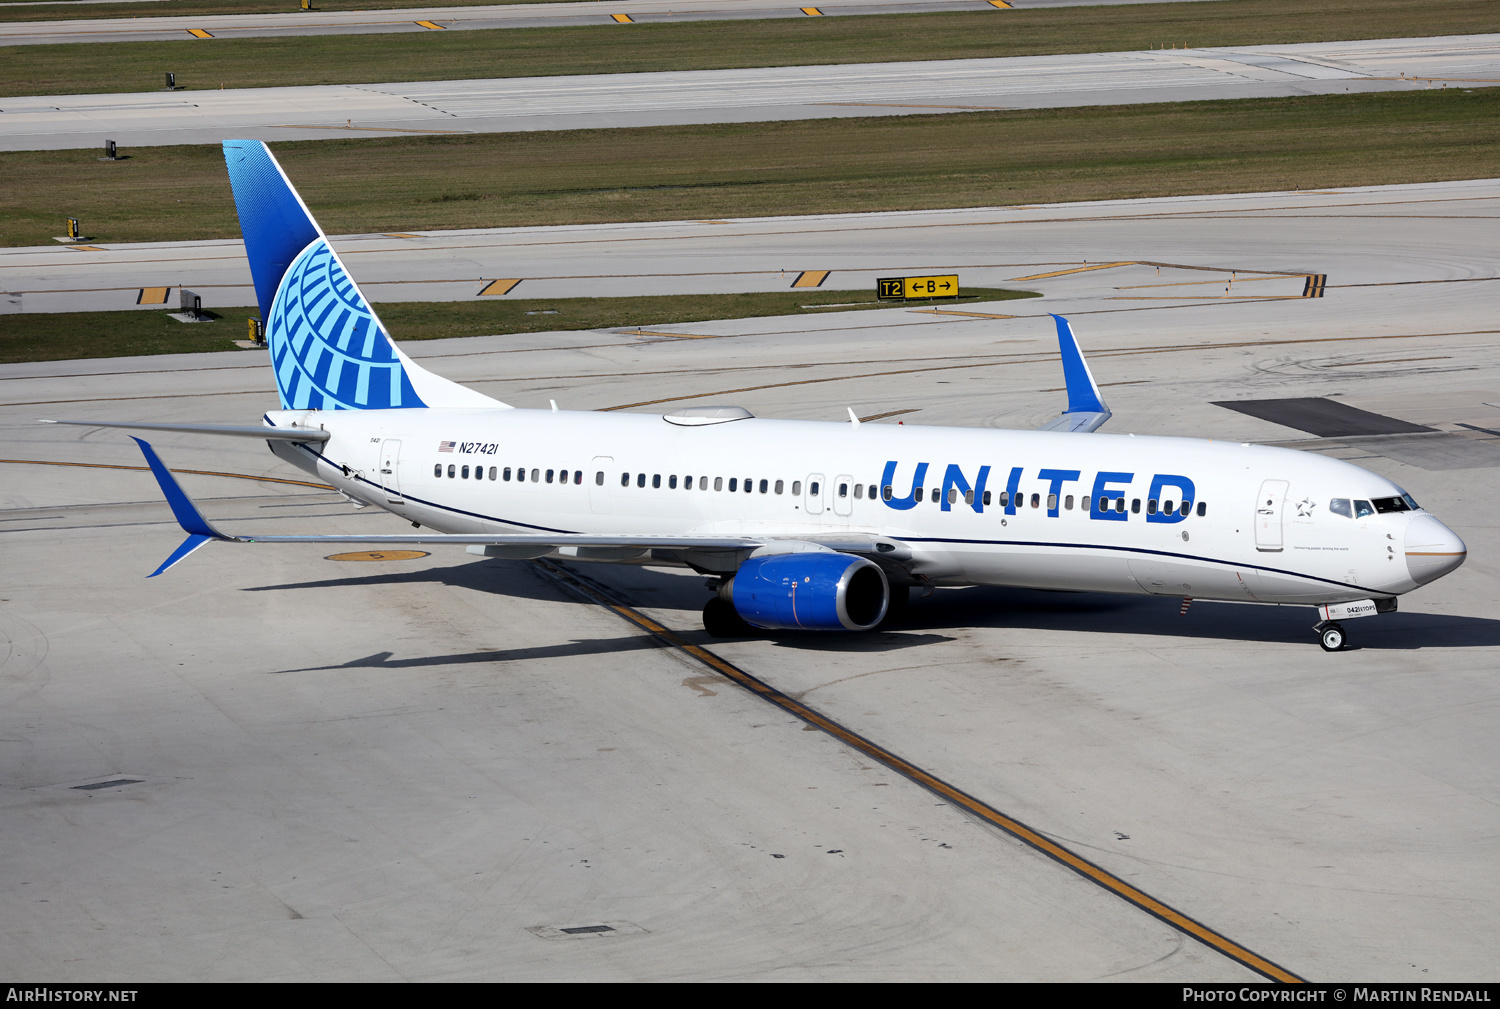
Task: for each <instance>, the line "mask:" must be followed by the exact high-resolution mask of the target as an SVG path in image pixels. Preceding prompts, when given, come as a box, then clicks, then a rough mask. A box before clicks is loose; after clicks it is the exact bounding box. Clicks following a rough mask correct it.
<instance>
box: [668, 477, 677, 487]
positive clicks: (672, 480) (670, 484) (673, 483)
mask: <svg viewBox="0 0 1500 1009" xmlns="http://www.w3.org/2000/svg"><path fill="white" fill-rule="evenodd" d="M667 489H668V490H676V489H677V474H676V473H673V474H672V475H671V476H669V477H667Z"/></svg>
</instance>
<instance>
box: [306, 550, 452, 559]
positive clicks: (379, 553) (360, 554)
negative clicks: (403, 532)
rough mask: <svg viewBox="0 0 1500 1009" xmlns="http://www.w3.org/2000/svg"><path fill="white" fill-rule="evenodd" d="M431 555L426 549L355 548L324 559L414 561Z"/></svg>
mask: <svg viewBox="0 0 1500 1009" xmlns="http://www.w3.org/2000/svg"><path fill="white" fill-rule="evenodd" d="M429 556H431V555H430V554H429V553H428V552H427V551H426V550H355V551H354V552H352V553H347V554H329V555H328V556H327V557H325V558H323V559H324V560H325V561H414V560H416V559H417V558H418V557H429Z"/></svg>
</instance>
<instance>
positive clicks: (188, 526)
mask: <svg viewBox="0 0 1500 1009" xmlns="http://www.w3.org/2000/svg"><path fill="white" fill-rule="evenodd" d="M120 426H124V425H120ZM140 426H143V427H144V426H150V425H140ZM189 426H190V425H177V426H173V427H171V428H169V429H170V430H176V429H177V428H178V427H182V428H187V427H189ZM257 430H258V429H257ZM273 430H275V429H273ZM131 440H133V441H134V442H135V443H136V444H137V445H139V446H140V447H141V454H142V455H144V456H145V457H146V463H147V465H149V466H150V467H151V473H152V475H153V476H155V477H156V482H157V483H158V484H159V485H160V486H161V490H162V493H163V494H164V495H165V496H166V499H167V504H168V505H170V506H171V508H172V514H173V515H174V516H175V517H176V519H177V524H178V525H180V526H182V529H183V531H184V532H186V533H187V534H188V538H187V539H186V540H184V541H183V542H182V545H181V546H179V547H178V548H177V549H176V550H175V551H173V553H172V555H171V556H170V557H168V558H167V559H166V560H165V561H163V562H162V564H161V566H160V567H158V568H157V569H156V570H155V571H153V572H151V574H149V575H147V576H146V577H148V578H155V577H156V576H157V575H159V574H161V573H162V572H164V571H166V570H167V569H168V568H171V567H172V566H174V565H175V564H177V563H178V562H179V561H181V560H183V559H184V558H186V557H187V556H188V555H189V554H191V553H193V552H194V551H196V550H197V549H198V548H199V547H202V546H204V545H205V544H207V543H210V542H212V541H214V540H218V541H221V542H225V543H342V544H367V545H372V546H397V545H412V546H430V545H444V546H466V547H468V548H469V551H470V552H471V553H475V554H481V555H484V556H488V557H507V558H511V559H518V560H519V559H526V558H531V557H541V556H543V555H545V554H549V553H552V552H553V551H562V552H563V553H564V554H565V555H570V556H574V557H577V558H578V559H580V560H628V559H633V558H635V557H639V556H643V555H644V554H645V553H646V552H647V551H650V550H661V551H671V552H672V553H673V554H679V555H681V554H685V555H688V557H693V556H696V557H697V558H698V559H700V560H705V561H709V562H710V563H709V564H707V565H703V566H706V567H708V569H709V570H720V569H719V568H717V567H716V566H714V564H713V563H712V561H714V560H715V559H717V560H720V561H723V560H727V558H725V556H724V555H725V554H738V555H740V556H739V557H738V558H737V559H736V560H735V561H734V563H732V564H730V565H728V570H733V569H734V568H736V567H738V566H739V561H740V560H743V559H744V558H745V557H749V556H750V555H751V554H753V553H754V552H756V551H757V550H759V549H761V548H763V547H767V548H770V549H772V550H773V551H775V552H783V551H788V550H799V549H813V550H817V549H827V550H836V551H840V552H844V553H855V554H868V555H871V556H874V557H880V558H884V559H887V560H890V561H894V562H897V563H899V562H901V561H905V560H909V559H910V558H911V550H910V549H909V548H908V547H906V545H905V544H903V543H900V542H899V541H893V540H891V539H890V538H889V537H883V536H882V537H874V536H861V535H858V534H855V535H850V534H847V533H843V534H835V535H833V536H810V537H803V536H797V535H785V536H782V535H757V536H708V537H704V536H649V535H630V534H621V535H606V536H598V535H594V534H590V533H556V532H553V533H518V534H507V533H434V532H425V533H424V532H410V533H389V534H387V533H376V534H353V535H349V534H331V535H298V536H254V535H251V536H241V535H234V534H231V533H226V532H224V531H222V530H221V529H219V528H218V527H217V526H215V525H214V524H213V523H212V522H210V521H209V520H208V519H207V518H205V517H204V516H203V513H202V512H200V511H199V510H198V506H197V505H196V504H194V503H193V500H192V498H190V497H188V496H187V492H186V491H184V490H183V489H182V486H181V485H180V484H178V482H177V478H176V477H175V476H173V475H172V471H171V470H169V469H167V466H166V464H165V463H163V462H162V461H161V458H160V457H159V456H158V455H157V454H156V450H155V449H153V448H152V447H151V445H150V443H149V442H147V441H145V440H143V439H141V438H136V437H135V436H134V435H132V436H131Z"/></svg>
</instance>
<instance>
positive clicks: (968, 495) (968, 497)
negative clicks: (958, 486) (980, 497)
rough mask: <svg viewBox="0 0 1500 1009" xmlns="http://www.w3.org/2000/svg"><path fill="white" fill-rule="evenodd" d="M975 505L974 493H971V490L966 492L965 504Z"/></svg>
mask: <svg viewBox="0 0 1500 1009" xmlns="http://www.w3.org/2000/svg"><path fill="white" fill-rule="evenodd" d="M973 503H974V492H973V491H971V490H966V491H964V504H966V505H971V504H973Z"/></svg>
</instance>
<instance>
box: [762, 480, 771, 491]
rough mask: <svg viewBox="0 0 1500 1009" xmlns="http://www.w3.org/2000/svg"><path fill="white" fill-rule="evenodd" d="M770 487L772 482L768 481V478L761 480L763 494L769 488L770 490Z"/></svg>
mask: <svg viewBox="0 0 1500 1009" xmlns="http://www.w3.org/2000/svg"><path fill="white" fill-rule="evenodd" d="M770 489H771V484H770V481H767V480H762V481H761V482H760V492H761V493H762V494H764V493H765V492H766V491H768V490H770Z"/></svg>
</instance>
